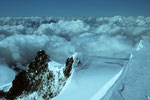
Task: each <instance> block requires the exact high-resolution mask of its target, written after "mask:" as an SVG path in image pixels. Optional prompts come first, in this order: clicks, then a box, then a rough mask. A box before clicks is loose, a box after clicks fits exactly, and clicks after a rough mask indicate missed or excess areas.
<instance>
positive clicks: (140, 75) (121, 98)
mask: <svg viewBox="0 0 150 100" xmlns="http://www.w3.org/2000/svg"><path fill="white" fill-rule="evenodd" d="M149 51H150V43H147V42H144V41H140V43H139V46H138V47H137V49H136V51H135V52H133V53H132V55H131V57H130V61H129V62H128V63H127V64H126V66H125V67H124V69H123V72H122V74H121V75H120V77H119V79H118V80H117V81H116V82H115V83H114V85H113V86H112V87H111V88H110V89H109V90H108V92H107V93H106V94H105V96H104V97H103V98H102V97H100V96H99V97H97V98H96V99H94V100H150V87H149V84H150V61H149V60H150V52H149ZM97 95H98V94H97Z"/></svg>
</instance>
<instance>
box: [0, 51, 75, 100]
mask: <svg viewBox="0 0 150 100" xmlns="http://www.w3.org/2000/svg"><path fill="white" fill-rule="evenodd" d="M49 61H50V59H49V56H48V55H46V53H45V51H44V50H40V51H38V52H37V55H36V57H35V59H34V60H33V61H32V62H31V63H30V64H29V66H28V69H26V70H23V71H21V72H20V73H18V75H16V77H15V80H13V82H12V87H11V88H10V90H9V91H8V92H7V93H5V92H1V91H0V95H2V96H1V97H5V98H6V99H8V100H14V99H15V98H16V97H18V96H20V95H22V94H30V93H33V92H35V91H36V92H37V91H38V93H40V94H41V93H43V94H42V97H43V98H44V99H46V100H47V99H49V98H53V97H55V96H56V95H58V94H59V92H60V91H61V89H62V88H57V89H58V91H59V92H57V93H56V91H55V90H54V88H55V86H54V88H52V86H53V85H55V76H54V73H53V71H51V70H49V69H48V62H49ZM73 62H74V60H73V57H71V58H68V59H67V60H66V66H65V68H64V70H62V73H63V74H64V77H63V78H61V75H60V72H58V76H59V77H58V78H60V79H58V81H59V84H58V87H59V86H64V85H65V84H66V79H67V78H68V77H69V76H70V75H71V70H72V64H73ZM45 86H46V87H45ZM44 87H45V88H46V89H47V91H45V90H43V88H44Z"/></svg>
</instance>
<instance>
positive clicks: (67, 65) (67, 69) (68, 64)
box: [64, 57, 73, 78]
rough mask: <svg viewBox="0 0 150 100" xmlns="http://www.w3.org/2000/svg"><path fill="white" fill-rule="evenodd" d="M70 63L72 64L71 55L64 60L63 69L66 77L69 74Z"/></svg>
mask: <svg viewBox="0 0 150 100" xmlns="http://www.w3.org/2000/svg"><path fill="white" fill-rule="evenodd" d="M72 64H73V57H71V58H68V59H67V60H66V68H65V70H64V75H65V76H66V77H67V78H68V77H69V76H70V72H71V69H72Z"/></svg>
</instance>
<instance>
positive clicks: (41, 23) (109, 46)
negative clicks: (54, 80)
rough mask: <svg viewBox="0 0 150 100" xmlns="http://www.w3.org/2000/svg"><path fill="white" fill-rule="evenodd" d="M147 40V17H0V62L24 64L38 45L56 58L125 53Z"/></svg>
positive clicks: (149, 34)
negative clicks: (79, 54) (78, 53)
mask: <svg viewBox="0 0 150 100" xmlns="http://www.w3.org/2000/svg"><path fill="white" fill-rule="evenodd" d="M141 39H142V40H145V41H150V17H142V16H139V17H122V16H115V17H100V18H94V17H89V18H62V17H57V18H53V17H24V18H21V17H18V18H12V17H7V18H0V63H2V64H7V65H9V66H12V65H13V66H16V65H18V64H21V65H23V66H25V65H26V64H29V63H30V62H31V60H32V59H33V58H34V56H35V54H36V52H37V51H38V50H39V49H44V50H45V51H46V52H47V54H48V55H49V56H50V57H51V58H52V59H53V60H56V61H58V62H62V61H65V60H66V58H67V57H68V56H70V55H72V54H74V53H75V52H80V53H84V54H85V55H86V54H87V55H97V56H107V57H118V58H121V57H123V58H124V57H128V56H129V55H130V53H131V52H132V50H134V49H135V47H136V46H137V44H138V43H139V41H140V40H141Z"/></svg>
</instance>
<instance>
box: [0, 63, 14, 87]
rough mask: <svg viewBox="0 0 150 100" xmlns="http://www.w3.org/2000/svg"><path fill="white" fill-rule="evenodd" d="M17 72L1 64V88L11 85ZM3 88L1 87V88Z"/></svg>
mask: <svg viewBox="0 0 150 100" xmlns="http://www.w3.org/2000/svg"><path fill="white" fill-rule="evenodd" d="M15 75H16V73H15V71H13V70H12V69H10V68H9V67H8V66H6V65H2V64H0V86H3V85H6V84H9V83H11V82H12V80H13V79H14V78H15ZM0 88H1V87H0Z"/></svg>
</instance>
